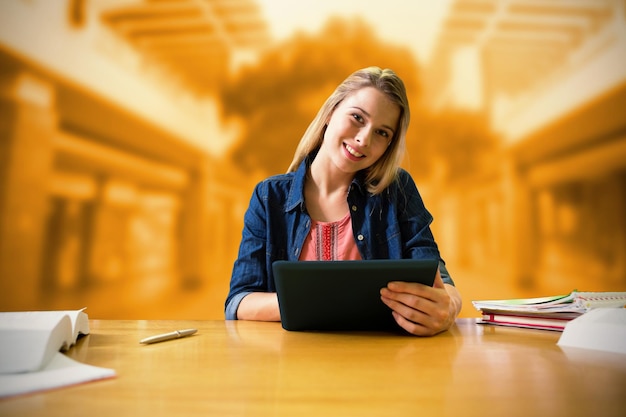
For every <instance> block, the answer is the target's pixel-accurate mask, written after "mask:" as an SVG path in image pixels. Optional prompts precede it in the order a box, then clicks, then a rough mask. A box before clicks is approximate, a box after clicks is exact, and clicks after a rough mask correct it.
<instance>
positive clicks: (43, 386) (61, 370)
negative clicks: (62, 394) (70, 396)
mask: <svg viewBox="0 0 626 417" xmlns="http://www.w3.org/2000/svg"><path fill="white" fill-rule="evenodd" d="M114 376H115V371H114V370H113V369H108V368H100V367H97V366H91V365H86V364H83V363H80V362H76V361H75V360H73V359H71V358H69V357H67V356H66V355H64V354H63V353H61V352H57V353H56V354H55V356H54V357H53V358H52V360H51V361H50V362H49V363H48V365H47V366H46V367H44V368H43V369H42V370H40V371H37V372H25V373H18V374H4V375H0V398H1V397H8V396H12V395H18V394H26V393H30V392H36V391H43V390H49V389H52V388H58V387H64V386H67V385H74V384H80V383H82V382H87V381H94V380H98V379H104V378H112V377H114Z"/></svg>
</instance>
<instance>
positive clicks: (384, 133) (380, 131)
mask: <svg viewBox="0 0 626 417" xmlns="http://www.w3.org/2000/svg"><path fill="white" fill-rule="evenodd" d="M378 134H379V135H380V136H382V137H384V138H388V137H389V132H387V131H386V130H379V131H378Z"/></svg>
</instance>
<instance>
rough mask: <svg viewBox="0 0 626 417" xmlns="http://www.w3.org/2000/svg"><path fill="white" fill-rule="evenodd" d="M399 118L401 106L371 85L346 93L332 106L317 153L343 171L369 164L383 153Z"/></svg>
mask: <svg viewBox="0 0 626 417" xmlns="http://www.w3.org/2000/svg"><path fill="white" fill-rule="evenodd" d="M399 118H400V107H399V106H398V105H397V104H395V103H393V102H391V101H390V100H389V99H388V98H387V96H385V94H384V93H382V92H380V91H379V90H378V89H376V88H374V87H365V88H362V89H360V90H357V91H355V92H354V93H352V94H350V95H348V96H347V97H346V98H345V99H344V100H343V101H342V102H341V103H339V105H338V106H337V107H336V108H335V110H334V111H333V113H332V115H331V116H330V119H329V120H328V127H327V128H326V132H325V133H324V140H323V142H322V146H321V148H320V152H319V154H318V157H319V156H322V157H327V158H329V159H330V160H331V161H332V163H333V165H334V166H335V167H336V168H338V169H339V170H340V171H342V172H344V173H356V172H357V171H360V170H362V169H366V168H369V167H370V166H372V165H373V164H374V163H376V161H378V159H379V158H380V157H381V156H382V155H383V154H384V153H385V150H387V147H388V146H389V144H390V143H391V140H392V139H393V137H394V135H395V133H396V131H395V130H396V129H397V126H398V120H399Z"/></svg>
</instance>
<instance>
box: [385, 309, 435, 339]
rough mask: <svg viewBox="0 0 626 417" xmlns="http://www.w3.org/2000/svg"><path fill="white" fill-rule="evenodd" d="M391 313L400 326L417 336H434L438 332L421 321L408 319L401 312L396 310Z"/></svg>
mask: <svg viewBox="0 0 626 417" xmlns="http://www.w3.org/2000/svg"><path fill="white" fill-rule="evenodd" d="M391 314H392V315H393V318H394V320H395V321H396V323H398V326H400V327H401V328H403V329H404V330H406V331H407V332H409V333H410V334H413V335H415V336H432V335H434V334H436V333H438V332H437V331H436V330H434V329H430V328H428V327H426V326H424V325H422V324H420V323H414V322H412V321H410V320H407V319H406V318H405V317H403V316H402V315H401V314H398V313H396V312H395V311H392V312H391Z"/></svg>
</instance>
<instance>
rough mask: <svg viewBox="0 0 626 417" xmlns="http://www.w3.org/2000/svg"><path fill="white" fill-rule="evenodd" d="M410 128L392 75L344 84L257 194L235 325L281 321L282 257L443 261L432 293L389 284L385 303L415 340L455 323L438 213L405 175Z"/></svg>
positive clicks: (235, 279) (360, 74) (369, 75)
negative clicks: (285, 166)
mask: <svg viewBox="0 0 626 417" xmlns="http://www.w3.org/2000/svg"><path fill="white" fill-rule="evenodd" d="M408 125H409V103H408V99H407V97H406V90H405V87H404V83H403V82H402V80H401V79H400V78H399V77H398V76H397V75H396V74H395V73H394V72H393V71H391V70H389V69H385V70H381V69H380V68H377V67H369V68H365V69H362V70H359V71H356V72H355V73H353V74H352V75H350V76H349V77H348V78H347V79H346V80H344V81H343V83H341V84H340V85H339V86H338V87H337V89H336V90H335V91H334V92H333V94H332V95H331V96H330V97H329V98H328V99H327V100H326V102H325V103H324V105H323V106H322V108H321V109H320V110H319V112H318V114H317V116H316V117H315V119H314V120H313V121H312V122H311V124H310V125H309V127H308V129H307V130H306V132H305V134H304V136H303V137H302V139H301V141H300V144H299V145H298V147H297V149H296V152H295V155H294V159H293V161H292V163H291V166H290V167H289V170H288V172H287V173H286V174H283V175H277V176H274V177H270V178H268V179H266V180H264V181H262V182H261V183H260V184H258V185H257V187H256V188H255V190H254V193H253V195H252V198H251V201H250V206H249V207H248V210H247V211H246V214H245V217H244V229H243V234H242V240H241V245H240V248H239V255H238V258H237V260H236V261H235V264H234V267H233V272H232V277H231V283H230V293H229V294H228V297H227V299H226V318H227V319H240V320H264V321H280V312H279V308H278V299H277V296H276V289H275V287H274V278H273V274H272V262H274V261H276V260H282V259H287V260H303V261H307V260H355V259H402V258H417V259H420V258H422V259H426V258H429V259H439V270H438V272H437V274H436V277H435V283H434V285H433V287H429V286H426V285H422V284H416V283H407V282H391V283H389V285H388V286H387V287H386V288H383V289H381V299H382V301H383V302H384V303H385V304H386V305H387V306H389V307H390V309H391V311H392V314H393V316H394V318H395V320H396V322H397V323H398V324H399V325H400V326H401V327H402V328H404V329H405V330H406V331H407V332H409V333H412V334H415V335H420V336H428V335H434V334H437V333H439V332H442V331H444V330H447V329H448V328H449V327H450V326H451V325H452V324H453V323H454V319H455V318H456V316H457V315H458V313H459V311H460V310H461V297H460V295H459V293H458V291H457V290H456V288H455V287H454V282H453V281H452V279H451V278H450V276H449V274H448V272H447V270H446V268H445V264H444V262H443V260H442V259H441V257H440V255H439V250H438V248H437V244H436V243H435V240H434V238H433V235H432V233H431V231H430V223H431V222H432V216H431V215H430V213H429V212H428V211H427V210H426V208H425V207H424V203H423V201H422V199H421V197H420V195H419V192H418V191H417V188H416V186H415V183H414V181H413V179H412V178H411V176H410V175H409V174H408V173H407V172H406V171H405V170H403V169H401V168H400V162H401V160H402V158H403V155H404V150H405V136H406V131H407V128H408ZM332 290H333V289H332V288H329V289H328V291H332Z"/></svg>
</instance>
